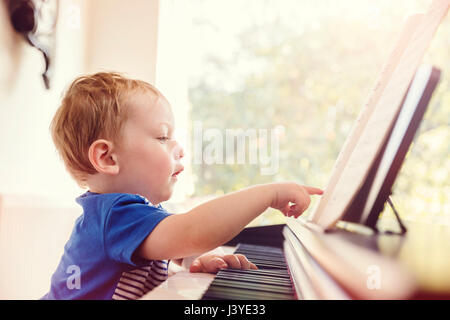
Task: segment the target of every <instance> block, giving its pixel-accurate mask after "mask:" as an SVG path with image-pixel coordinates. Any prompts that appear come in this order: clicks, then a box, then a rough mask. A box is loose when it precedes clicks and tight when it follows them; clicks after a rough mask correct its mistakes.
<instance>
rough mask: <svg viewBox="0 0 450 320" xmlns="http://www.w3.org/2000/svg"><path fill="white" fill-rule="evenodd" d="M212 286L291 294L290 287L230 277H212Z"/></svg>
mask: <svg viewBox="0 0 450 320" xmlns="http://www.w3.org/2000/svg"><path fill="white" fill-rule="evenodd" d="M212 286H214V287H229V288H240V289H247V290H257V291H266V292H273V293H283V294H293V290H292V287H282V286H277V285H272V284H267V283H253V282H243V281H240V280H232V279H227V280H223V279H214V282H213V283H212Z"/></svg>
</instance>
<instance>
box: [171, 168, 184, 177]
mask: <svg viewBox="0 0 450 320" xmlns="http://www.w3.org/2000/svg"><path fill="white" fill-rule="evenodd" d="M183 170H184V167H183V166H182V167H181V168H180V169H179V170H178V171H176V172H175V173H174V174H172V176H173V177H176V176H177V175H179V174H180V173H181V171H183Z"/></svg>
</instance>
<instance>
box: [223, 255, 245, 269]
mask: <svg viewBox="0 0 450 320" xmlns="http://www.w3.org/2000/svg"><path fill="white" fill-rule="evenodd" d="M223 259H224V260H225V261H226V263H227V264H228V266H229V267H230V268H233V269H241V262H240V261H239V259H238V257H236V256H235V255H234V254H228V255H226V256H224V257H223Z"/></svg>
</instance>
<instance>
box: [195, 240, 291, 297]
mask: <svg viewBox="0 0 450 320" xmlns="http://www.w3.org/2000/svg"><path fill="white" fill-rule="evenodd" d="M234 253H240V254H243V255H245V256H246V257H247V258H248V260H249V261H251V262H253V263H254V264H255V265H256V266H257V267H258V270H252V269H250V270H241V269H223V270H220V271H219V272H218V274H217V276H216V277H215V278H214V280H213V282H212V283H211V285H210V286H209V288H208V290H207V291H206V293H205V294H204V296H203V299H236V300H237V299H258V300H259V299H262V300H264V299H271V300H285V299H294V298H295V290H294V287H293V284H292V282H291V278H290V275H289V272H288V269H287V265H286V260H285V258H284V253H283V250H282V249H280V248H276V247H267V246H260V245H248V244H239V245H238V246H237V249H236V250H235V252H234Z"/></svg>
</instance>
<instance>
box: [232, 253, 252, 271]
mask: <svg viewBox="0 0 450 320" xmlns="http://www.w3.org/2000/svg"><path fill="white" fill-rule="evenodd" d="M235 256H236V257H237V258H238V259H239V262H240V263H241V269H250V261H248V259H247V257H246V256H244V255H243V254H235Z"/></svg>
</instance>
